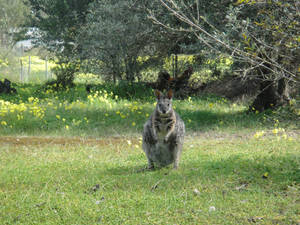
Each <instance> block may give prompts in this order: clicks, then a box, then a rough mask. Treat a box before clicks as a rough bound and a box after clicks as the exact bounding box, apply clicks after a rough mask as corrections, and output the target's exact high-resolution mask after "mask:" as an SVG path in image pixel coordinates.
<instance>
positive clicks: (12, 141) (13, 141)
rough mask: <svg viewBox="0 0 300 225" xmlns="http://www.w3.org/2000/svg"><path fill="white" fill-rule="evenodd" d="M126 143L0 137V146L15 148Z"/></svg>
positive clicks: (120, 140) (121, 140)
mask: <svg viewBox="0 0 300 225" xmlns="http://www.w3.org/2000/svg"><path fill="white" fill-rule="evenodd" d="M124 141H126V140H125V139H124V138H123V137H109V138H103V139H96V138H80V137H70V138H65V137H37V136H34V137H27V136H26V137H25V136H23V137H12V136H4V137H0V145H5V144H9V145H16V146H24V145H25V146H27V145H31V146H38V145H62V146H70V145H81V146H82V145H89V146H103V145H112V144H114V145H116V144H122V143H124ZM130 141H131V142H132V144H135V143H137V142H138V140H132V139H130Z"/></svg>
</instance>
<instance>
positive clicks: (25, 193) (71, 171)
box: [0, 136, 300, 224]
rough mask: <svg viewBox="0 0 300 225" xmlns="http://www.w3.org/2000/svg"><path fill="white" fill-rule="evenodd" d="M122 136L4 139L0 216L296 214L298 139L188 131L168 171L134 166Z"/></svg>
mask: <svg viewBox="0 0 300 225" xmlns="http://www.w3.org/2000/svg"><path fill="white" fill-rule="evenodd" d="M2 141H3V143H4V139H2ZM131 141H132V145H129V144H128V143H127V139H115V138H106V139H103V140H102V139H100V140H89V139H53V138H48V139H40V140H39V139H33V140H32V139H30V138H27V139H26V138H19V140H16V139H12V138H11V139H10V140H9V141H7V142H6V143H7V144H4V145H1V147H0V151H1V154H0V160H1V165H0V171H1V172H0V200H1V204H0V221H1V224H252V223H254V222H256V223H258V224H297V223H299V220H300V217H299V216H300V207H299V206H300V199H299V192H300V185H299V182H300V171H299V166H300V158H299V146H300V143H299V141H296V140H277V139H276V138H263V139H260V140H257V139H253V138H233V139H216V138H204V137H201V136H196V137H188V138H187V140H186V143H185V146H184V151H183V155H182V160H181V165H180V168H179V169H178V170H177V171H174V170H172V169H170V168H164V169H160V170H155V171H145V170H143V168H145V166H146V158H145V156H144V154H143V153H142V150H141V149H140V148H136V147H135V146H134V145H135V143H138V140H136V139H131ZM97 184H98V185H99V189H97V188H95V187H96V185H97ZM93 188H94V189H95V190H93ZM195 189H197V190H198V191H199V192H198V193H195ZM212 207H214V208H215V210H214V211H213V210H210V208H211V209H212ZM253 221H254V222H253Z"/></svg>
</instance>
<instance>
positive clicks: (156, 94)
mask: <svg viewBox="0 0 300 225" xmlns="http://www.w3.org/2000/svg"><path fill="white" fill-rule="evenodd" d="M154 93H155V96H156V98H157V99H160V97H161V95H162V94H161V92H160V91H159V90H155V91H154Z"/></svg>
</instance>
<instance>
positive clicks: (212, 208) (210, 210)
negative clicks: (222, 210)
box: [208, 206, 216, 212]
mask: <svg viewBox="0 0 300 225" xmlns="http://www.w3.org/2000/svg"><path fill="white" fill-rule="evenodd" d="M208 211H209V212H214V211H216V207H214V206H210V207H209V210H208Z"/></svg>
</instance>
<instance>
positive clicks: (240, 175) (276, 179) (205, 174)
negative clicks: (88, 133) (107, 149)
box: [101, 154, 300, 190]
mask: <svg viewBox="0 0 300 225" xmlns="http://www.w3.org/2000/svg"><path fill="white" fill-rule="evenodd" d="M145 168H146V160H145V164H144V165H136V166H132V167H130V166H116V167H114V168H109V169H106V170H104V171H101V173H102V172H103V173H105V174H106V175H108V176H110V177H116V178H117V177H119V178H120V179H122V177H126V179H127V180H128V181H129V182H130V180H131V182H132V183H135V182H136V181H137V182H139V183H144V182H145V183H147V182H148V180H149V177H151V178H153V179H156V180H161V179H163V180H165V181H166V183H169V184H172V183H173V184H176V183H181V185H179V186H178V188H179V189H181V188H182V185H185V184H182V182H183V181H186V182H187V183H189V184H195V185H197V184H201V183H206V182H211V183H214V182H215V183H219V181H220V180H222V181H223V182H224V183H228V184H229V186H230V185H235V186H237V185H240V184H245V185H254V186H255V185H258V186H261V187H265V188H268V185H272V186H273V190H274V189H275V190H283V189H285V188H287V186H288V185H294V184H297V183H298V184H300V162H299V157H297V155H294V154H290V155H287V156H276V157H275V156H270V157H264V158H262V159H256V160H255V159H253V160H250V159H244V158H242V157H241V156H238V155H234V156H230V157H229V158H227V159H224V160H203V161H197V160H192V159H191V160H190V161H186V162H182V164H181V165H180V168H179V169H178V170H173V169H172V166H169V167H167V168H161V169H155V170H153V171H149V170H146V169H145ZM173 187H174V188H176V187H177V186H176V185H174V186H173Z"/></svg>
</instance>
